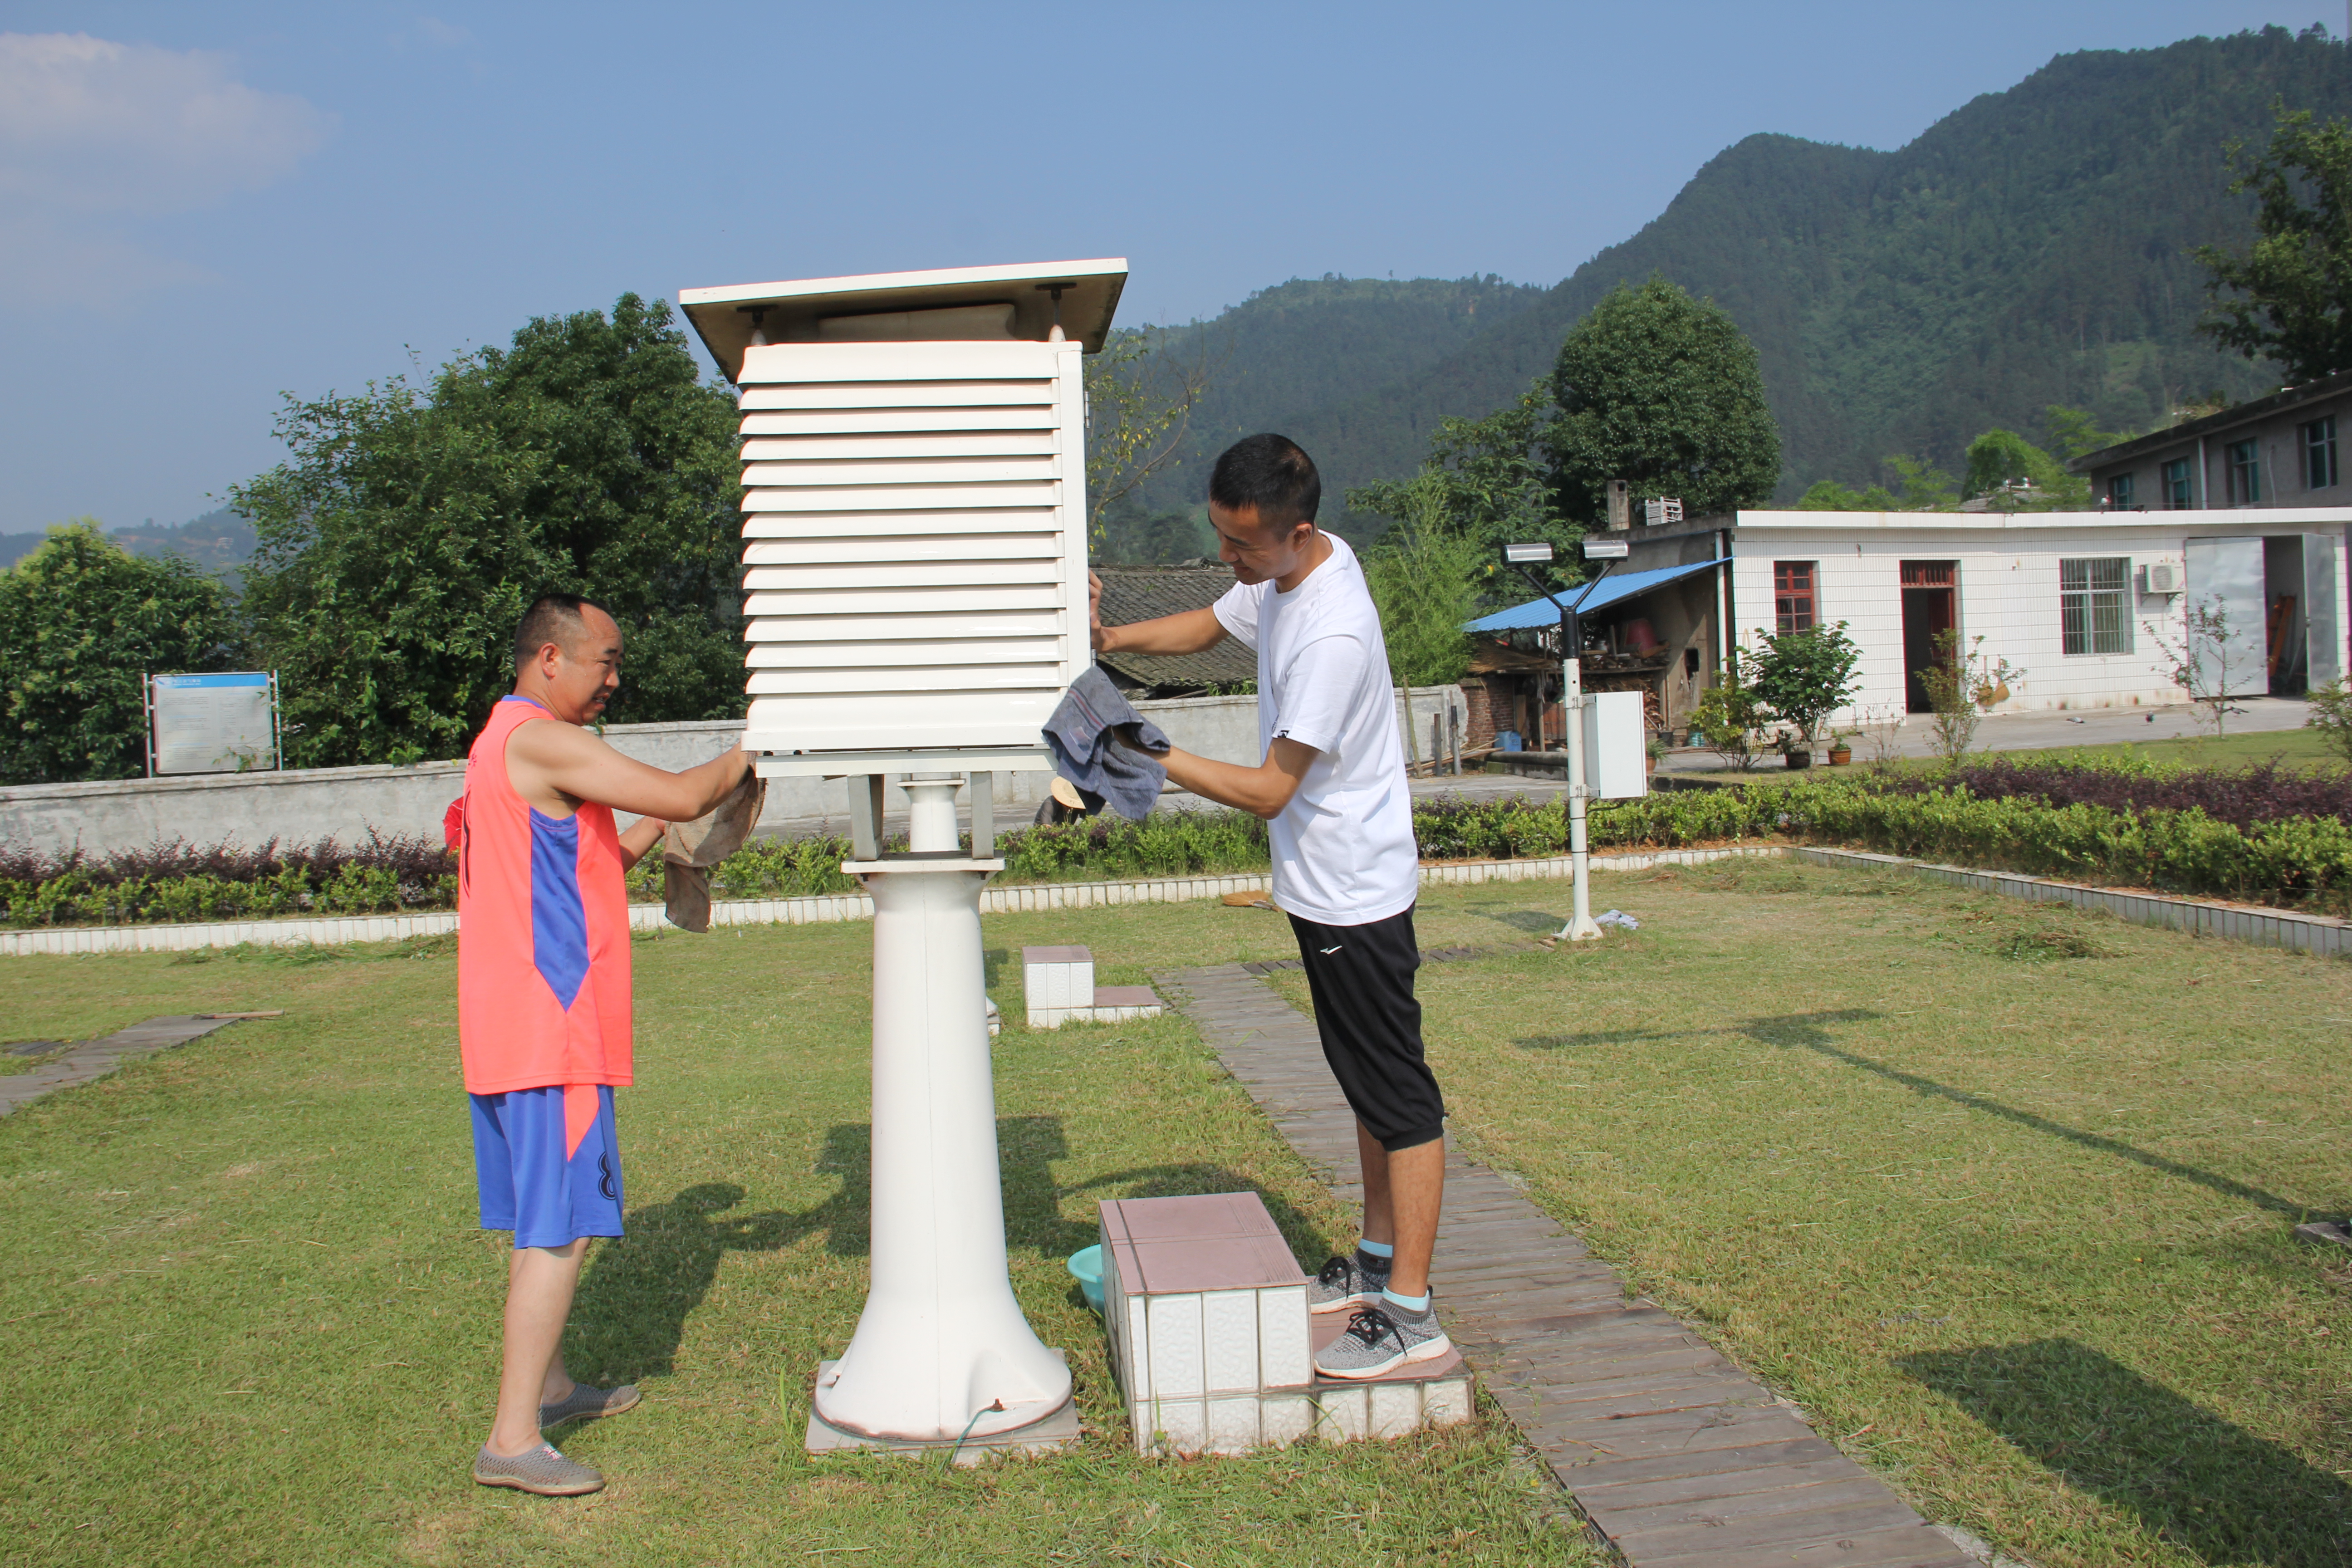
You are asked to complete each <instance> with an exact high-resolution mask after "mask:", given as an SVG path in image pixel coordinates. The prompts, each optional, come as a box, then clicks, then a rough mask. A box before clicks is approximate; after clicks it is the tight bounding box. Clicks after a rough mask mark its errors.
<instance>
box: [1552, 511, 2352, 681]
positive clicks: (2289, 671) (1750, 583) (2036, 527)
mask: <svg viewBox="0 0 2352 1568" xmlns="http://www.w3.org/2000/svg"><path fill="white" fill-rule="evenodd" d="M1629 537H1630V542H1632V544H1633V552H1632V558H1631V559H1629V560H1628V561H1627V562H1626V563H1625V568H1626V569H1629V570H1633V571H1642V570H1647V569H1654V568H1658V567H1664V566H1670V565H1677V564H1681V563H1685V562H1693V563H1695V562H1703V561H1709V560H1717V559H1725V558H1727V560H1728V565H1727V567H1726V568H1721V569H1718V570H1717V571H1716V572H1714V573H1712V574H1701V575H1699V576H1697V577H1696V578H1693V579H1686V580H1685V584H1677V585H1676V587H1675V589H1674V590H1672V592H1675V593H1679V594H1682V595H1687V596H1690V597H1691V598H1693V600H1694V603H1693V604H1692V605H1689V608H1690V609H1691V610H1694V611H1696V610H1699V609H1700V608H1701V606H1702V605H1704V613H1703V621H1704V622H1705V623H1711V624H1696V625H1694V626H1693V627H1692V632H1691V641H1692V642H1693V643H1695V644H1703V645H1706V654H1707V657H1706V675H1705V676H1702V677H1698V678H1697V679H1696V680H1695V681H1694V684H1695V685H1703V684H1706V682H1708V681H1710V680H1711V679H1712V678H1713V674H1714V672H1715V670H1717V669H1718V668H1720V667H1721V661H1722V653H1723V650H1724V647H1725V646H1726V639H1725V637H1724V636H1723V631H1724V628H1725V627H1726V626H1728V627H1729V628H1731V632H1732V638H1731V640H1732V641H1734V642H1737V643H1738V644H1739V645H1741V646H1752V645H1753V642H1754V640H1755V636H1756V634H1757V633H1758V632H1759V630H1766V631H1769V630H1785V629H1790V628H1791V627H1795V626H1809V625H1821V624H1832V623H1835V622H1839V621H1843V622H1845V623H1846V626H1847V630H1848V632H1849V634H1850V635H1851V636H1852V637H1853V638H1854V640H1855V641H1856V642H1857V643H1859V644H1860V645H1861V646H1862V649H1863V662H1862V665H1861V670H1860V673H1861V675H1862V678H1863V682H1864V684H1863V689H1862V690H1861V692H1860V693H1859V695H1858V696H1857V697H1856V699H1855V701H1854V705H1853V708H1852V709H1850V710H1847V711H1846V712H1845V713H1844V714H1843V715H1842V716H1840V718H1839V719H1838V720H1837V721H1838V722H1842V723H1843V722H1853V721H1857V720H1859V719H1861V718H1862V717H1863V716H1864V715H1863V711H1862V710H1871V712H1872V713H1873V714H1874V715H1890V716H1891V715H1892V714H1898V713H1902V712H1904V711H1906V710H1908V711H1921V710H1924V708H1925V700H1924V693H1922V692H1921V690H1920V689H1919V688H1918V684H1917V680H1916V674H1917V671H1918V670H1919V669H1920V668H1923V667H1925V666H1926V665H1927V662H1928V660H1929V659H1930V658H1932V657H1933V651H1934V638H1935V634H1936V633H1937V631H1938V630H1940V629H1942V628H1944V627H1946V626H1957V627H1958V631H1959V633H1960V635H1961V637H1962V638H1963V639H1964V640H1966V641H1973V640H1974V639H1975V638H1976V637H1979V636H1981V637H1983V638H1984V643H1983V647H1982V652H1983V653H1984V655H1985V656H1986V657H1987V658H2002V659H2006V660H2008V661H2009V663H2010V664H2011V666H2014V667H2021V668H2023V669H2024V670H2025V672H2026V673H2025V675H2024V676H2023V677H2022V678H2021V679H2012V680H2011V681H2010V683H2009V685H2010V695H2009V697H2008V699H2007V700H2005V701H2003V702H2001V703H2000V705H1999V706H1998V709H1997V710H1998V711H2007V712H2025V711H2051V710H2085V709H2098V708H2132V707H2148V706H2160V705H2165V704H2170V703H2177V702H2180V701H2182V700H2185V693H2183V691H2182V690H2181V689H2180V688H2179V687H2178V686H2176V685H2174V684H2173V683H2172V681H2171V679H2170V675H2169V671H2170V668H2171V660H2170V658H2168V656H2167V655H2166V653H2165V649H2164V647H2162V646H2161V645H2162V644H2163V643H2166V642H2169V643H2171V644H2173V645H2175V646H2179V644H2180V643H2181V642H2182V639H2183V635H2184V624H2185V621H2186V619H2187V614H2188V607H2189V605H2191V604H2219V605H2221V606H2222V607H2223V609H2224V610H2225V612H2226V614H2227V616H2228V619H2229V624H2230V626H2231V629H2232V631H2233V633H2234V634H2236V635H2235V636H2233V637H2232V639H2231V651H2230V657H2229V659H2228V684H2229V689H2230V690H2231V692H2232V693H2235V694H2244V695H2259V694H2263V693H2266V692H2281V693H2285V692H2299V691H2302V690H2304V689H2305V688H2306V687H2307V686H2313V685H2317V684H2320V683H2322V682H2324V681H2326V680H2327V679H2331V678H2333V677H2335V676H2336V675H2339V674H2342V673H2343V672H2344V671H2345V670H2346V668H2347V666H2352V645H2347V635H2352V589H2347V564H2348V563H2352V507H2297V508H2278V509H2268V510H2265V509H2252V508H2239V509H2232V510H2185V511H2104V512H2020V513H2014V514H2002V513H1999V512H1843V511H1742V512H1738V513H1737V514H1735V515H1734V516H1731V517H1719V518H1705V519H1693V520H1691V521H1689V522H1687V523H1684V524H1681V525H1678V526H1670V527H1665V528H1659V529H1648V528H1634V529H1633V530H1631V531H1630V535H1629ZM1709 576H1711V577H1713V578H1714V582H1713V584H1712V585H1711V589H1710V588H1709V587H1707V586H1705V584H1706V581H1707V578H1708V577H1709ZM1702 594H1711V597H1712V601H1713V602H1712V603H1711V604H1710V603H1706V601H1705V600H1703V599H1698V598H1697V595H1702ZM1662 603H1663V596H1662V595H1645V596H1643V597H1642V598H1635V599H1629V600H1626V601H1623V602H1622V604H1621V605H1612V607H1611V609H1610V610H1606V611H1603V612H1601V614H1600V615H1599V616H1596V617H1594V619H1593V621H1591V622H1589V623H1588V625H1587V628H1586V629H1587V633H1588V636H1589V637H1593V638H1594V639H1596V640H1599V639H1601V638H1606V637H1610V636H1611V635H1612V630H1613V629H1614V628H1612V626H1610V625H1609V623H1610V621H1611V618H1612V615H1613V616H1621V617H1623V618H1625V619H1627V620H1629V621H1630V619H1631V618H1632V617H1633V616H1650V617H1652V618H1655V617H1656V616H1657V615H1658V612H1659V606H1660V605H1661V604H1662ZM1678 624H1679V623H1678ZM1612 646H1613V645H1612ZM1693 662H1696V659H1694V660H1693Z"/></svg>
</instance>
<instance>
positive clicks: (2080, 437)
mask: <svg viewBox="0 0 2352 1568" xmlns="http://www.w3.org/2000/svg"><path fill="white" fill-rule="evenodd" d="M2048 413H2049V416H2050V444H2051V445H2052V446H2053V447H2057V448H2058V450H2059V453H2060V454H2061V455H2062V456H2063V457H2064V458H2066V460H2067V461H2069V462H2072V461H2074V459H2075V458H2083V457H2088V456H2089V455H2090V454H2091V453H2093V452H2095V451H2098V450H2099V449H2101V448H2102V447H2113V446H2116V445H2117V444H2119V443H2121V442H2125V441H2128V440H2130V439H2132V437H2131V434H2130V433H2129V432H2128V431H2124V430H2102V429H2100V428H2099V426H2098V421H2097V420H2096V419H2095V418H2093V417H2092V416H2091V414H2090V413H2089V411H2088V410H2085V409H2081V408H2069V407H2067V406H2066V405H2064V404H2063V403H2053V404H2052V405H2050V407H2049V410H2048Z"/></svg>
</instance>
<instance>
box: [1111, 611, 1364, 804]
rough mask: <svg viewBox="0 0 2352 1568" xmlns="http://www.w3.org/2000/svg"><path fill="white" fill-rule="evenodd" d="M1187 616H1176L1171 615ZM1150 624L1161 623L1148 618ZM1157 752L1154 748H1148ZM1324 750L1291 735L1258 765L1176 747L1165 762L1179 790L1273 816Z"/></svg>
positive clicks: (1272, 749)
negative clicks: (1245, 763)
mask: <svg viewBox="0 0 2352 1568" xmlns="http://www.w3.org/2000/svg"><path fill="white" fill-rule="evenodd" d="M1180 618H1181V617H1179V616H1169V617H1168V619H1170V620H1176V619H1180ZM1144 624H1145V625H1146V626H1152V625H1156V624H1157V623H1155V622H1150V621H1147V622H1145V623H1144ZM1147 754H1151V753H1147ZM1321 754H1322V753H1320V752H1318V751H1316V749H1315V748H1314V747H1312V746H1308V745H1304V744H1302V743H1300V742H1297V741H1293V740H1290V739H1288V738H1287V737H1285V738H1283V739H1280V740H1277V741H1276V742H1274V744H1273V745H1271V746H1269V747H1267V748H1266V752H1265V761H1264V762H1262V763H1259V764H1258V765H1257V766H1255V767H1254V768H1251V767H1244V766H1243V765H1242V764H1241V763H1221V762H1217V761H1216V760H1214V759H1213V758H1210V757H1201V756H1195V755H1193V754H1192V752H1182V751H1177V750H1175V749H1173V748H1171V749H1170V750H1169V752H1168V753H1167V754H1166V755H1165V756H1161V757H1160V759H1159V761H1160V763H1161V765H1162V766H1164V767H1166V768H1167V770H1168V776H1169V777H1170V778H1171V779H1172V780H1174V781H1175V784H1176V787H1177V788H1179V789H1186V790H1191V791H1192V793H1193V794H1194V795H1201V796H1202V797H1204V798H1206V799H1209V800H1213V801H1215V802H1216V803H1217V804H1218V805H1230V806H1232V807H1233V808H1234V810H1236V811H1246V812H1248V813H1249V814H1250V815H1251V816H1255V817H1262V818H1265V820H1267V821H1272V820H1273V819H1274V818H1275V817H1277V816H1281V815H1282V808H1283V807H1284V806H1286V805H1289V804H1290V797H1291V796H1292V795H1297V793H1298V785H1299V784H1300V782H1301V781H1302V780H1304V779H1305V778H1306V777H1307V769H1308V768H1310V767H1313V766H1314V765H1315V759H1316V758H1317V757H1318V756H1319V755H1321Z"/></svg>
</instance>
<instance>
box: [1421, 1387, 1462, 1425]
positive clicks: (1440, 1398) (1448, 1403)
mask: <svg viewBox="0 0 2352 1568" xmlns="http://www.w3.org/2000/svg"><path fill="white" fill-rule="evenodd" d="M1471 1408H1472V1407H1471V1403H1470V1380H1469V1379H1468V1378H1467V1377H1446V1378H1440V1379H1438V1380H1437V1381H1436V1382H1434V1383H1425V1384H1422V1387H1421V1422H1422V1425H1423V1426H1460V1425H1461V1424H1462V1423H1463V1422H1465V1421H1467V1420H1469V1419H1470V1412H1471Z"/></svg>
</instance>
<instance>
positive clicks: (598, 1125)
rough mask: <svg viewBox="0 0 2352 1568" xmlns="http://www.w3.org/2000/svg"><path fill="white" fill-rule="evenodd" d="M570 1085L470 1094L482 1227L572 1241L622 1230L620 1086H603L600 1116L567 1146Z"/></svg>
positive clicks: (536, 1243)
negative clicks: (616, 1108)
mask: <svg viewBox="0 0 2352 1568" xmlns="http://www.w3.org/2000/svg"><path fill="white" fill-rule="evenodd" d="M563 1094H564V1091H563V1089H562V1088H561V1087H560V1086H559V1087H556V1088H551V1089H509V1090H508V1091H507V1092H506V1093H504V1094H469V1095H467V1097H466V1098H467V1099H468V1100H472V1101H473V1103H474V1176H475V1179H476V1181H477V1182H478V1184H479V1185H480V1187H481V1198H482V1228H483V1229H484V1230H510V1231H512V1232H514V1233H515V1238H514V1244H515V1245H516V1246H517V1247H568V1246H570V1245H571V1244H572V1242H574V1241H577V1240H578V1239H580V1237H583V1236H619V1235H620V1234H621V1144H620V1141H619V1139H618V1138H617V1137H616V1136H615V1135H614V1129H613V1089H612V1086H611V1085H609V1084H600V1085H598V1086H597V1087H596V1089H595V1094H596V1119H595V1121H593V1122H591V1123H590V1124H589V1125H588V1127H587V1128H586V1129H585V1130H584V1131H583V1134H582V1136H581V1139H580V1142H579V1144H578V1145H577V1146H576V1147H567V1145H568V1144H569V1142H570V1141H569V1140H568V1139H567V1138H566V1136H565V1134H564V1124H563Z"/></svg>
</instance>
